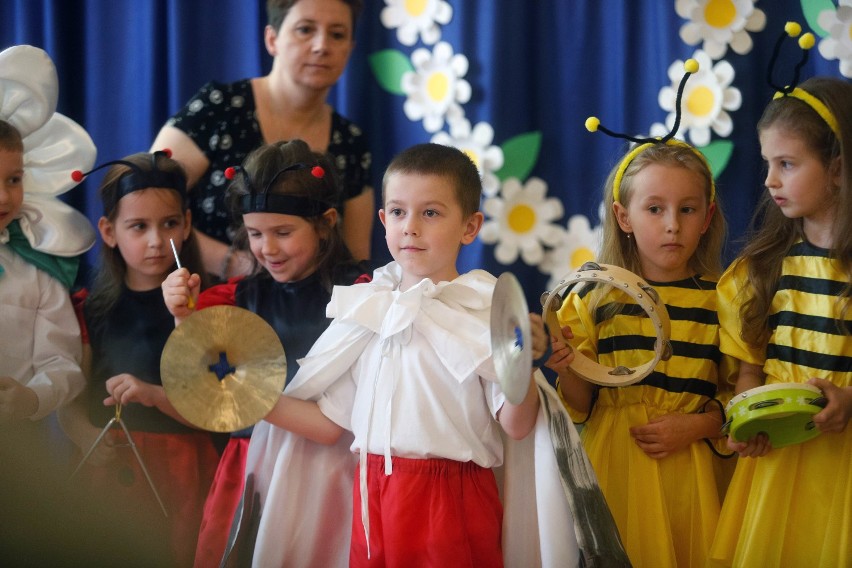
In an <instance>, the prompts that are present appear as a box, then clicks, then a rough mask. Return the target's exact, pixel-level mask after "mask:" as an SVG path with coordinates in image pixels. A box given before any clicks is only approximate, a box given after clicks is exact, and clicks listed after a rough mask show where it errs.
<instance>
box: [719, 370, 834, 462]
mask: <svg viewBox="0 0 852 568" xmlns="http://www.w3.org/2000/svg"><path fill="white" fill-rule="evenodd" d="M827 402H828V401H827V400H826V398H825V397H824V396H823V394H822V391H821V390H819V389H818V388H816V387H815V386H812V385H807V384H802V383H775V384H771V385H763V386H760V387H755V388H753V389H749V390H747V391H744V392H741V393H740V394H738V395H736V396H735V397H734V398H732V399H731V401H730V402H729V403H728V406H727V407H726V408H725V414H726V415H727V417H728V420H727V421H726V422H725V424H723V425H722V433H723V434H727V435H730V437H731V438H733V439H734V440H736V441H737V442H745V441H748V440H750V439H751V438H753V437H755V436H757V435H758V434H759V433H760V432H764V433H765V434H766V435H767V436H768V437H769V442H770V443H771V444H772V447H773V448H783V447H784V446H791V445H793V444H800V443H802V442H807V441H808V440H811V439H813V438H816V437H817V436H819V434H820V431H819V429H818V428H816V426H815V425H814V421H813V417H814V414H816V413H817V412H819V411H820V410H822V409H823V408H825V405H826V404H827Z"/></svg>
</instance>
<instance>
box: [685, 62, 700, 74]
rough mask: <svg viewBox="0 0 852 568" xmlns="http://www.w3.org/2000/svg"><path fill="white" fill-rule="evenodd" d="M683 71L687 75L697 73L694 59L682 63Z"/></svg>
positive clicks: (696, 63) (696, 64)
mask: <svg viewBox="0 0 852 568" xmlns="http://www.w3.org/2000/svg"><path fill="white" fill-rule="evenodd" d="M683 70H684V71H686V72H687V73H697V72H698V62H697V61H696V60H694V59H687V60H686V61H685V62H684V63H683Z"/></svg>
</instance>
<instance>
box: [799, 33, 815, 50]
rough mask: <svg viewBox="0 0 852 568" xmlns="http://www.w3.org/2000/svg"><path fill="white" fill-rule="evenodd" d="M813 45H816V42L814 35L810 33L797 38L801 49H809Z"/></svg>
mask: <svg viewBox="0 0 852 568" xmlns="http://www.w3.org/2000/svg"><path fill="white" fill-rule="evenodd" d="M814 43H816V40H815V39H814V34H812V33H811V32H808V33H806V34H805V35H803V36H802V37H800V38H799V47H801V48H802V49H810V48H812V47H813V46H814Z"/></svg>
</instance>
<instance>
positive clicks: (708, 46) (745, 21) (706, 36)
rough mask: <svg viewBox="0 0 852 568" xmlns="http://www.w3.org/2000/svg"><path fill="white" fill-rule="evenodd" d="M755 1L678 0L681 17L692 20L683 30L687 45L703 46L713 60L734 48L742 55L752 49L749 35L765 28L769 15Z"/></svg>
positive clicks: (681, 35) (683, 37)
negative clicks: (700, 44) (756, 6)
mask: <svg viewBox="0 0 852 568" xmlns="http://www.w3.org/2000/svg"><path fill="white" fill-rule="evenodd" d="M754 3H755V0H677V1H676V2H675V11H676V12H677V14H678V16H680V17H681V18H685V19H687V20H689V21H688V22H687V23H686V24H684V25H683V26H682V27H681V28H680V38H681V39H682V40H683V41H684V42H686V43H687V44H688V45H697V44H699V43H702V42H703V43H702V46H701V48H702V49H703V50H704V51H705V52H707V55H709V56H710V57H711V58H712V59H721V58H722V57H724V56H725V53H727V51H728V46H729V45H730V46H731V49H733V50H734V51H735V52H736V53H739V54H740V55H742V54H745V53H748V52H749V51H751V48H752V45H753V43H752V40H751V36H750V35H749V32H759V31H760V30H762V29H763V28H764V27H765V26H766V14H764V13H763V11H762V10H760V9H758V8H755V7H754Z"/></svg>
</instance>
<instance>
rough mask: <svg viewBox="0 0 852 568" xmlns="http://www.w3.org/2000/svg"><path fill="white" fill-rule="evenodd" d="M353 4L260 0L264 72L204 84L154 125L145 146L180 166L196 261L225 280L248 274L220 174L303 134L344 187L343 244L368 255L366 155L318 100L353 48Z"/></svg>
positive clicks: (370, 207) (354, 131)
mask: <svg viewBox="0 0 852 568" xmlns="http://www.w3.org/2000/svg"><path fill="white" fill-rule="evenodd" d="M361 4H362V3H361V0H268V1H267V6H266V8H267V18H268V24H267V26H266V28H265V30H264V44H265V46H266V49H267V51H268V52H269V54H270V55H271V56H272V57H273V62H272V69H271V70H270V72H269V74H268V75H265V76H263V77H257V78H253V79H245V80H241V81H237V82H235V83H230V84H223V83H216V82H211V83H208V84H207V85H205V86H204V87H202V88H201V90H199V92H198V93H196V95H195V96H194V97H193V98H192V99H190V101H189V102H188V103H187V104H186V106H185V107H184V108H183V109H181V110H180V111H179V112H178V113H177V114H176V115H174V116H173V117H172V118H170V119H169V120H168V122H167V123H166V124H165V126H163V128H162V129H161V130H160V133H159V134H158V135H157V138H156V139H155V140H154V143H153V145H152V148H154V149H156V148H160V149H161V148H170V149H171V150H172V155H173V157H174V158H175V159H176V160H178V161H180V162H181V163H182V164H183V166H184V168H185V169H186V173H187V177H188V182H189V186H190V187H193V190H192V191H191V194H190V195H191V206H192V217H193V224H194V225H195V228H196V232H197V233H198V239H199V244H200V245H201V251H202V257H203V260H204V266H205V268H206V270H207V271H208V272H210V273H211V274H214V275H218V276H220V277H221V278H227V277H229V276H233V275H235V274H239V273H242V272H245V271H247V269H248V267H249V262H248V259H249V256H248V255H244V256H243V255H234V256H232V254H231V252H232V249H231V248H229V245H228V243H230V241H231V237H232V233H231V231H230V227H229V223H230V218H229V215H228V212H227V208H226V207H225V205H224V201H223V195H224V192H225V188H226V187H227V181H226V180H225V177H224V170H225V169H226V168H227V167H229V166H233V165H239V164H241V163H242V161H243V159H244V158H245V157H246V156H247V155H248V153H249V152H251V150H253V149H255V148H256V147H258V146H260V145H261V144H263V143H270V142H275V141H277V140H290V139H294V138H301V139H302V140H305V141H306V142H307V143H308V144H309V145H310V146H311V148H312V149H313V150H315V151H318V152H328V153H329V154H330V155H331V156H332V158H333V161H334V164H335V166H336V167H337V170H338V172H337V173H338V175H339V177H340V180H339V181H340V184H341V186H342V187H343V191H342V196H341V203H340V204H339V207H338V208H339V209H341V210H342V218H343V222H342V231H343V235H344V240H345V242H346V244H347V246H348V247H349V249H350V251H351V252H352V255H353V256H354V257H356V258H359V259H366V258H369V255H370V235H371V232H372V223H373V221H372V220H373V217H374V203H373V190H372V188H370V187H369V186H368V183H369V179H368V178H369V175H368V174H369V165H370V158H371V156H370V153H369V151H368V149H367V143H366V140H365V138H364V136H363V135H362V133H361V131H360V129H359V128H358V127H357V126H356V125H354V124H352V123H351V122H350V121H348V120H347V119H345V118H344V117H342V116H341V115H339V114H338V113H337V112H335V111H334V109H333V108H332V107H331V106H330V105H329V104H328V103H326V97H327V95H328V93H329V91H330V90H331V88H332V86H334V84H335V83H336V82H337V80H338V78H340V75H341V74H342V73H343V70H344V68H345V66H346V63H347V61H348V60H349V55H350V54H351V53H352V49H353V47H354V28H355V23H356V20H357V16H358V14H359V13H360V11H361Z"/></svg>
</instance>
